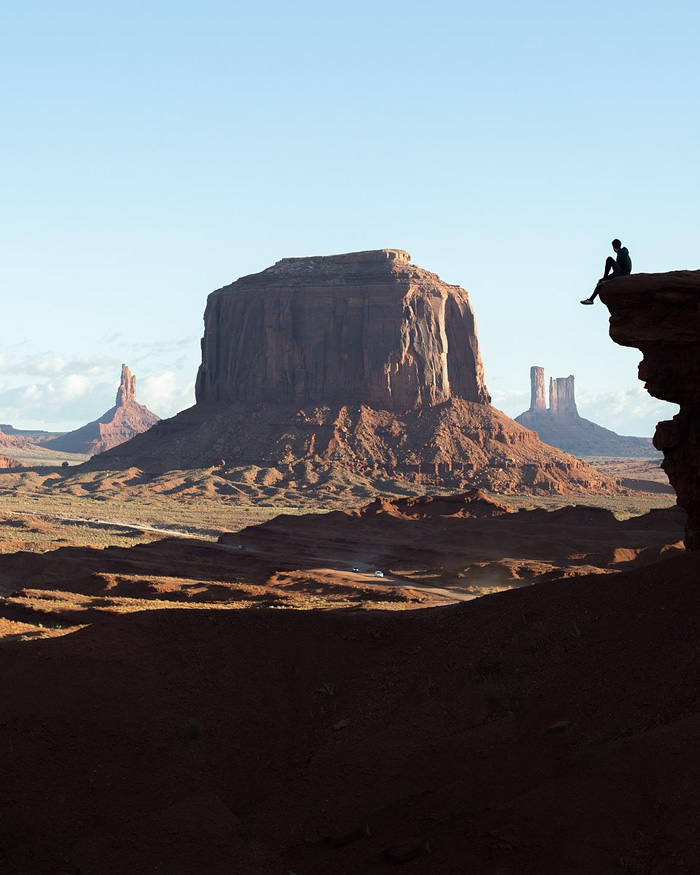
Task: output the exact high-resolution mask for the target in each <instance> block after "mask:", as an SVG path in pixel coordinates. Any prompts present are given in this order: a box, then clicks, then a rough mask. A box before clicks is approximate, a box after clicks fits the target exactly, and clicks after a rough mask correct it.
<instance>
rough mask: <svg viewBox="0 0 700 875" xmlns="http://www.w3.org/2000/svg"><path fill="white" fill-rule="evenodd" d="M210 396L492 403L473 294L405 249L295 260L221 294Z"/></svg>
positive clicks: (400, 407) (209, 331)
mask: <svg viewBox="0 0 700 875" xmlns="http://www.w3.org/2000/svg"><path fill="white" fill-rule="evenodd" d="M204 326H205V329H204V339H203V341H202V364H201V367H200V369H199V373H198V375H197V384H196V395H197V402H198V403H212V402H213V403H221V402H235V401H267V402H273V403H287V402H291V403H294V404H309V403H312V404H314V403H315V404H331V405H333V404H367V405H369V406H371V407H375V408H379V409H382V410H391V411H397V412H398V411H405V410H410V409H415V408H419V407H423V406H432V405H436V404H442V403H444V402H446V401H449V400H450V398H453V397H459V398H463V399H465V400H466V401H474V402H477V403H479V404H488V403H489V402H490V398H489V394H488V392H487V390H486V385H485V382H484V371H483V365H482V362H481V355H480V353H479V342H478V340H477V336H476V326H475V321H474V313H473V311H472V308H471V304H470V303H469V296H468V295H467V293H466V292H465V291H464V289H461V288H460V287H459V286H451V285H448V284H447V283H444V282H443V281H442V280H441V279H440V278H439V277H438V276H436V275H435V274H433V273H429V272H428V271H427V270H422V269H421V268H419V267H416V266H415V265H412V264H411V261H410V255H409V254H408V253H407V252H403V251H401V250H398V249H380V250H377V251H371V252H353V253H349V254H346V255H330V256H319V257H316V258H285V259H282V261H278V262H277V264H275V265H274V266H273V267H270V268H268V269H267V270H264V271H262V272H261V273H257V274H253V275H252V276H246V277H243V278H241V279H239V280H238V281H237V282H235V283H233V284H232V285H230V286H226V287H225V288H223V289H219V290H218V291H216V292H213V293H212V294H211V295H210V296H209V299H208V302H207V308H206V312H205V314H204Z"/></svg>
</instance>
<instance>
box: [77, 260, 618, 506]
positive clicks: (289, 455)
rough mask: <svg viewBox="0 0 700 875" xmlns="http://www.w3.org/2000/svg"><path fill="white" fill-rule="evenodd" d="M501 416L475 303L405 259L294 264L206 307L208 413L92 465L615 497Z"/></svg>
mask: <svg viewBox="0 0 700 875" xmlns="http://www.w3.org/2000/svg"><path fill="white" fill-rule="evenodd" d="M489 402H490V398H489V395H488V392H487V389H486V385H485V381H484V374H483V366H482V363H481V356H480V354H479V345H478V340H477V336H476V327H475V321H474V314H473V312H472V309H471V305H470V303H469V297H468V295H467V293H466V292H465V291H464V290H463V289H461V288H459V287H458V286H451V285H448V284H447V283H443V282H442V280H440V278H439V277H437V276H435V274H432V273H429V272H428V271H425V270H422V269H421V268H419V267H416V266H415V265H412V264H411V263H410V260H409V256H408V254H407V253H405V252H402V251H399V250H379V251H377V252H359V253H350V254H348V255H335V256H329V257H322V258H290V259H284V260H283V261H280V262H278V263H277V264H276V265H275V266H274V267H271V268H269V269H268V270H265V271H262V273H259V274H255V275H253V276H249V277H243V278H242V279H240V280H239V281H238V282H236V283H233V285H231V286H227V287H226V288H225V289H220V290H219V291H217V292H214V293H213V294H212V295H210V296H209V301H208V303H207V309H206V313H205V333H204V339H203V341H202V365H201V367H200V369H199V374H198V378H197V404H196V405H195V406H194V407H192V408H190V409H189V410H186V411H183V412H182V413H180V414H178V416H176V417H174V418H173V419H169V420H165V421H163V422H161V423H159V424H158V425H157V426H156V427H155V428H154V429H152V430H151V431H149V432H148V433H147V434H145V435H138V436H136V437H135V438H134V439H133V440H131V441H129V443H128V444H123V445H122V446H120V447H118V448H117V449H115V450H113V451H111V452H109V453H108V454H106V455H104V456H101V457H100V458H99V459H96V460H94V461H92V462H90V463H89V464H90V466H91V467H93V468H100V469H124V468H129V467H137V468H140V469H141V470H144V471H148V472H158V471H166V470H173V469H183V468H203V467H217V466H220V463H221V460H222V459H225V460H226V465H227V468H229V469H231V468H236V467H238V468H241V467H244V468H250V472H251V476H252V477H255V478H256V482H257V478H262V480H263V481H264V482H265V484H266V485H267V484H269V485H274V487H275V488H278V489H283V490H284V489H297V488H303V489H304V490H305V491H308V490H317V491H318V490H321V491H322V490H324V489H325V490H328V491H333V490H337V489H341V490H345V489H347V488H348V487H349V484H357V485H358V486H359V485H360V484H361V487H362V488H363V489H369V490H371V491H380V492H381V491H384V492H386V490H387V485H388V483H389V482H391V483H395V482H397V481H403V482H404V484H406V483H409V484H411V488H416V487H419V488H420V489H425V488H450V489H459V490H463V489H465V488H468V487H470V486H479V487H483V488H487V489H492V490H495V491H499V492H514V491H523V490H524V491H529V490H531V491H536V492H567V491H572V490H573V491H576V490H578V491H590V490H593V491H595V490H601V491H615V490H616V489H617V488H618V486H617V484H616V482H615V481H611V480H609V479H608V478H606V477H605V476H604V475H601V474H600V473H599V472H597V471H594V470H593V469H592V468H590V467H589V466H588V465H586V464H585V463H583V462H581V461H580V460H578V459H574V458H572V457H571V456H567V455H565V454H564V453H561V452H559V451H557V450H554V449H552V448H551V447H546V446H545V445H544V444H542V443H541V442H540V441H539V440H538V439H537V436H536V435H534V434H533V433H532V432H530V431H528V430H527V429H525V428H522V427H521V426H519V425H517V424H516V423H514V422H513V420H511V419H509V418H508V417H507V416H505V414H503V413H501V412H500V411H498V410H495V409H494V408H493V407H491V405H490V403H489ZM353 488H354V487H353Z"/></svg>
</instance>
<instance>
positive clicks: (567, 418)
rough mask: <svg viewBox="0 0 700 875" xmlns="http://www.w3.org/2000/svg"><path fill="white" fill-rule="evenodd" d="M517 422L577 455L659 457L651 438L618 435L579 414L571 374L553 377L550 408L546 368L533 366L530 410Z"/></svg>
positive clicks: (517, 418)
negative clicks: (547, 394) (546, 391)
mask: <svg viewBox="0 0 700 875" xmlns="http://www.w3.org/2000/svg"><path fill="white" fill-rule="evenodd" d="M515 421H516V422H519V423H520V425H524V426H525V428H529V429H531V430H532V431H535V432H537V434H538V435H539V437H540V440H542V441H544V443H546V444H549V445H550V446H552V447H558V448H559V449H560V450H564V451H565V452H567V453H573V454H574V455H577V456H613V457H614V456H619V457H623V458H629V457H641V458H654V457H656V456H658V452H656V450H655V449H654V445H653V443H652V440H651V438H640V437H626V436H623V435H619V434H616V433H615V432H614V431H611V430H610V429H608V428H603V426H602V425H597V424H596V423H595V422H591V421H590V420H589V419H584V418H583V417H582V416H580V415H579V412H578V409H577V407H576V392H575V386H574V377H573V375H571V374H570V375H569V376H568V377H556V378H554V379H550V381H549V408H548V407H547V405H546V402H545V375H544V368H541V367H537V366H533V367H531V368H530V409H529V410H526V411H525V412H524V413H521V414H520V416H516V417H515Z"/></svg>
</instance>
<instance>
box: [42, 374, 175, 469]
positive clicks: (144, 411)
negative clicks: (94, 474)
mask: <svg viewBox="0 0 700 875" xmlns="http://www.w3.org/2000/svg"><path fill="white" fill-rule="evenodd" d="M157 422H160V417H158V416H156V414H155V413H152V412H151V411H150V410H149V409H148V408H147V407H144V405H143V404H139V403H138V401H137V400H136V377H135V376H134V375H133V374H132V373H131V371H130V370H129V368H127V366H126V365H122V374H121V382H120V384H119V389H118V390H117V398H116V401H115V404H114V407H111V408H110V409H109V410H108V411H107V412H106V413H104V414H103V415H102V416H101V417H100V418H99V419H96V420H95V421H94V422H89V423H88V424H87V425H84V426H82V427H81V428H78V429H76V430H75V431H69V432H67V433H66V434H63V435H61V436H60V437H57V438H52V439H51V440H48V441H46V442H45V446H46V447H48V448H49V449H51V450H57V451H61V452H65V453H88V454H90V455H93V456H94V455H96V454H98V453H103V452H104V451H105V450H109V449H111V448H112V447H116V446H119V444H123V443H124V442H125V441H128V440H130V438H132V437H134V435H137V434H142V433H143V432H145V431H148V429H149V428H151V426H153V425H155V424H156V423H157Z"/></svg>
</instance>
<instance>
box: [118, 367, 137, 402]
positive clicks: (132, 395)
mask: <svg viewBox="0 0 700 875" xmlns="http://www.w3.org/2000/svg"><path fill="white" fill-rule="evenodd" d="M135 400H136V377H135V376H134V375H133V374H132V373H131V371H130V370H129V369H128V368H127V366H126V365H124V364H123V365H122V379H121V382H120V383H119V389H118V390H117V402H116V405H117V407H123V406H124V405H125V404H128V403H129V402H130V401H135Z"/></svg>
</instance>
